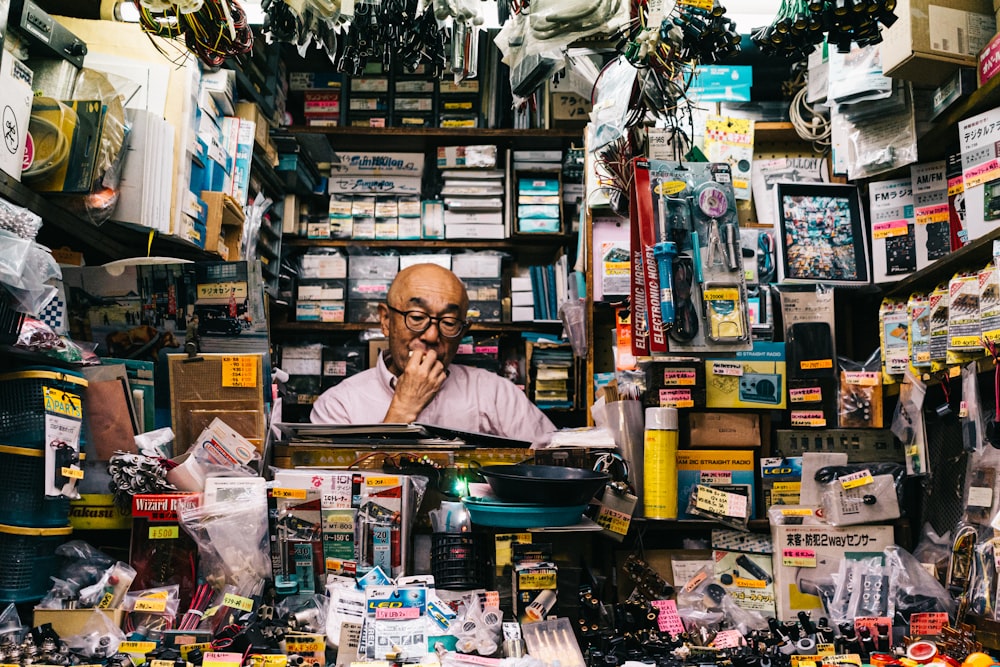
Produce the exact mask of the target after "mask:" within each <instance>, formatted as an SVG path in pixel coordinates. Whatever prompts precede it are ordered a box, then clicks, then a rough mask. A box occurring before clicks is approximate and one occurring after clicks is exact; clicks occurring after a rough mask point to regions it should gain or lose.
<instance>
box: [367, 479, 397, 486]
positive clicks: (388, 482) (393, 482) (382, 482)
mask: <svg viewBox="0 0 1000 667" xmlns="http://www.w3.org/2000/svg"><path fill="white" fill-rule="evenodd" d="M365 486H368V487H375V486H399V477H367V478H365Z"/></svg>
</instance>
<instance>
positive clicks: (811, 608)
mask: <svg viewBox="0 0 1000 667" xmlns="http://www.w3.org/2000/svg"><path fill="white" fill-rule="evenodd" d="M771 540H772V542H773V544H774V597H775V606H776V607H777V613H778V619H779V620H781V621H794V620H796V619H797V614H798V613H799V612H800V611H805V612H807V613H811V614H812V616H813V617H814V618H818V617H819V616H821V615H822V614H823V602H822V600H821V599H820V593H821V592H822V591H823V590H825V589H830V590H832V589H833V585H834V583H833V574H835V573H836V572H837V570H838V568H839V567H840V561H841V560H843V559H844V558H851V559H854V560H859V559H862V558H872V557H876V556H881V555H882V552H883V550H884V549H885V548H886V547H887V546H889V545H891V544H893V533H892V526H822V525H814V526H771Z"/></svg>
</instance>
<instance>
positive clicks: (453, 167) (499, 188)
mask: <svg viewBox="0 0 1000 667" xmlns="http://www.w3.org/2000/svg"><path fill="white" fill-rule="evenodd" d="M491 163H492V164H493V165H495V164H496V146H455V147H447V148H441V149H439V150H438V166H439V167H440V166H443V165H444V166H446V168H445V169H444V170H443V171H442V172H441V175H442V177H443V178H444V187H442V189H441V198H442V199H443V200H444V235H445V238H448V239H460V238H470V239H477V238H478V239H502V238H506V237H507V229H506V226H505V224H504V209H503V202H504V195H505V187H504V172H503V170H502V169H495V168H469V166H467V165H473V166H485V165H489V164H491Z"/></svg>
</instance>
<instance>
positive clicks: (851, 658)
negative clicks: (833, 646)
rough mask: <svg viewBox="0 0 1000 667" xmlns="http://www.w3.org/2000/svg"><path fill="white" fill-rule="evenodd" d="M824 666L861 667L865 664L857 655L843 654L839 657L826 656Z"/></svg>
mask: <svg viewBox="0 0 1000 667" xmlns="http://www.w3.org/2000/svg"><path fill="white" fill-rule="evenodd" d="M822 664H824V665H837V666H838V667H842V666H843V665H855V666H856V667H861V665H862V664H863V663H862V662H861V656H860V655H858V654H857V653H841V654H839V655H827V656H824V657H823V661H822Z"/></svg>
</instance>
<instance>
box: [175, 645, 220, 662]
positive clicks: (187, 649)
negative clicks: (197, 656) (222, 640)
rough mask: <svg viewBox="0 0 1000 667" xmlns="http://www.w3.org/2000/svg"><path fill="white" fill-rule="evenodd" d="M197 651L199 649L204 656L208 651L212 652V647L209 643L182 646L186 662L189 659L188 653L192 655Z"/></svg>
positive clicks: (182, 654)
mask: <svg viewBox="0 0 1000 667" xmlns="http://www.w3.org/2000/svg"><path fill="white" fill-rule="evenodd" d="M195 649H198V650H199V651H201V652H202V654H205V653H207V652H208V651H211V650H212V645H211V644H210V643H209V642H203V643H198V644H181V645H180V651H181V657H182V658H184V659H185V660H186V659H187V657H188V653H190V652H191V651H193V650H195Z"/></svg>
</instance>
